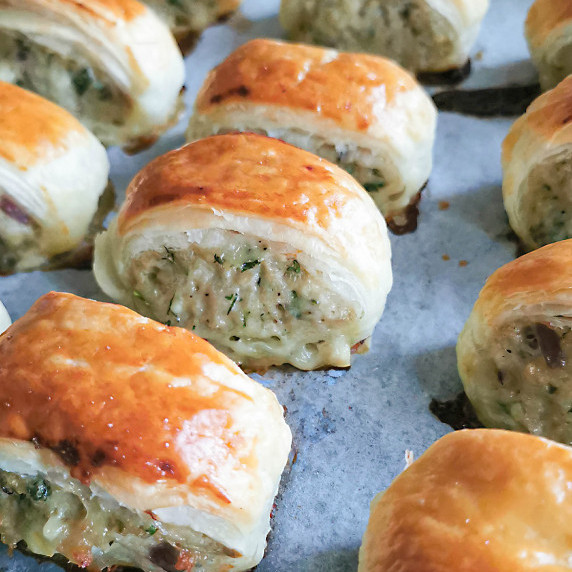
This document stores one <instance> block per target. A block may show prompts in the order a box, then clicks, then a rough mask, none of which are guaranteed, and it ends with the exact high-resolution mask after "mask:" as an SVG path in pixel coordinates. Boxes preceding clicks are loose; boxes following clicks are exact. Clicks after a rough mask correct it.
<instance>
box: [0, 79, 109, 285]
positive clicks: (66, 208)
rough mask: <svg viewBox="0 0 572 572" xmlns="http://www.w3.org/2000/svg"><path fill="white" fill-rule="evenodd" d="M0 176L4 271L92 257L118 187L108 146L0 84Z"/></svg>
mask: <svg viewBox="0 0 572 572" xmlns="http://www.w3.org/2000/svg"><path fill="white" fill-rule="evenodd" d="M0 173H1V176H2V185H1V186H0V275H2V274H9V273H12V272H18V271H23V270H34V269H37V268H45V267H47V266H62V265H66V264H72V263H76V262H79V261H81V259H82V258H85V257H86V256H87V255H89V257H91V245H92V242H93V235H94V233H95V232H96V231H97V230H100V229H101V223H102V222H103V218H104V217H105V214H107V212H108V211H109V210H110V208H111V206H112V204H113V191H112V190H111V187H108V176H109V162H108V159H107V154H106V152H105V149H104V148H103V146H102V145H101V143H100V142H99V141H98V140H97V139H96V138H95V137H94V136H93V135H92V134H91V133H90V132H89V131H88V130H87V129H86V128H85V127H83V126H82V125H81V123H79V121H77V120H76V119H75V118H74V117H73V116H72V115H70V114H69V113H68V112H67V111H64V110H63V109H61V108H60V107H58V106H57V105H54V104H53V103H50V102H49V101H47V100H45V99H43V98H42V97H39V96H38V95H35V94H34V93H31V92H29V91H26V90H24V89H21V88H19V87H17V86H15V85H11V84H9V83H4V82H0ZM106 189H107V191H106Z"/></svg>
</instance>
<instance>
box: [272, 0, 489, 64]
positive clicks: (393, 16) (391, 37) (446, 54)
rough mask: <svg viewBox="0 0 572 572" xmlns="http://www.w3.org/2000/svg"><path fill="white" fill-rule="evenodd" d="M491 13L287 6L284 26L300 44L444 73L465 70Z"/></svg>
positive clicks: (359, 0) (448, 1) (346, 0)
mask: <svg viewBox="0 0 572 572" xmlns="http://www.w3.org/2000/svg"><path fill="white" fill-rule="evenodd" d="M488 7H489V0H375V1H373V2H372V1H371V0H328V1H327V2H324V1H323V0H282V3H281V6H280V22H281V24H282V26H283V27H284V28H285V29H286V31H287V33H288V35H289V37H290V38H291V39H293V40H296V41H300V42H307V43H315V44H320V45H323V46H331V47H333V48H338V49H340V50H348V51H355V52H370V53H374V54H379V55H382V56H387V57H389V58H391V59H394V60H396V61H397V62H399V63H400V64H401V65H402V66H404V67H406V68H407V69H409V70H411V71H413V72H416V73H419V72H428V73H436V72H437V73H438V72H448V71H451V70H454V69H458V68H462V67H463V66H465V64H466V63H467V61H468V58H469V52H470V50H471V48H472V46H473V44H474V43H475V41H476V39H477V36H478V33H479V29H480V26H481V22H482V20H483V18H484V16H485V14H486V12H487V10H488Z"/></svg>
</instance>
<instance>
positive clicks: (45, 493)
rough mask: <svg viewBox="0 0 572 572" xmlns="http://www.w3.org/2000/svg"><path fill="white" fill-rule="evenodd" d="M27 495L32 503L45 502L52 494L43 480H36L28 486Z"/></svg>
mask: <svg viewBox="0 0 572 572" xmlns="http://www.w3.org/2000/svg"><path fill="white" fill-rule="evenodd" d="M28 494H29V495H30V497H31V498H32V500H34V501H46V500H47V499H48V497H49V496H50V495H51V494H52V489H51V487H50V485H49V484H48V483H47V482H46V481H45V480H44V479H42V478H38V479H36V480H35V481H34V482H32V483H31V484H30V485H28Z"/></svg>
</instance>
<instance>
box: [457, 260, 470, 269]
mask: <svg viewBox="0 0 572 572" xmlns="http://www.w3.org/2000/svg"><path fill="white" fill-rule="evenodd" d="M468 265H469V263H468V262H467V261H466V260H459V266H460V267H461V268H464V267H465V266H468Z"/></svg>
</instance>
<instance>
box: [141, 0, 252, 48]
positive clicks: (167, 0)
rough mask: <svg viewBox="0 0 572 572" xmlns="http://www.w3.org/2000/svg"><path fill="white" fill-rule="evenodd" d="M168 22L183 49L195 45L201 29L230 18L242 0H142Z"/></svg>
mask: <svg viewBox="0 0 572 572" xmlns="http://www.w3.org/2000/svg"><path fill="white" fill-rule="evenodd" d="M142 1H143V2H144V3H145V4H147V5H148V6H150V7H151V8H152V9H153V10H154V11H155V12H156V13H157V14H158V15H159V17H160V18H161V19H162V20H163V21H164V22H166V23H167V25H168V26H169V28H170V29H171V31H172V32H173V34H174V36H175V38H177V41H178V42H179V45H180V46H181V49H182V50H183V51H184V52H186V51H188V50H189V49H190V48H192V47H193V45H194V43H195V42H196V40H197V39H198V38H199V36H200V34H201V32H203V30H205V28H208V27H209V26H211V25H212V24H216V23H217V22H223V21H224V20H226V19H227V18H229V17H230V16H231V15H232V14H233V13H234V12H235V11H236V10H238V8H239V6H240V5H241V4H242V0H142Z"/></svg>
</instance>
